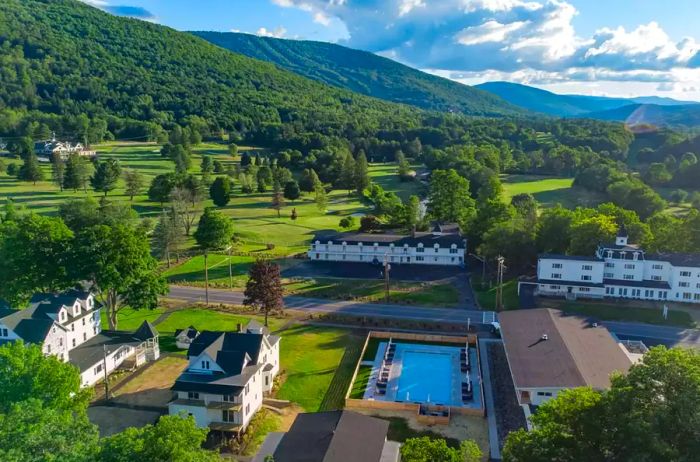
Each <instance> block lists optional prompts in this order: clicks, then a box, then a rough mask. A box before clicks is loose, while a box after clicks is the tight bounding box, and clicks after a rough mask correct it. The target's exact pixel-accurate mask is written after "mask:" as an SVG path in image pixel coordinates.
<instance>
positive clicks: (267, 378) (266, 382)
mask: <svg viewBox="0 0 700 462" xmlns="http://www.w3.org/2000/svg"><path fill="white" fill-rule="evenodd" d="M269 384H270V377H268V376H265V386H268V385H269Z"/></svg>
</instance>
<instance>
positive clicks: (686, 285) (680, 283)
mask: <svg viewBox="0 0 700 462" xmlns="http://www.w3.org/2000/svg"><path fill="white" fill-rule="evenodd" d="M678 287H690V283H689V282H679V283H678Z"/></svg>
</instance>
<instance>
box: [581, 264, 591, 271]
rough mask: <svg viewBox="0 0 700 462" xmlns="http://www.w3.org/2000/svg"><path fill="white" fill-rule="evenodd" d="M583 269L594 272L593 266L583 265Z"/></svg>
mask: <svg viewBox="0 0 700 462" xmlns="http://www.w3.org/2000/svg"><path fill="white" fill-rule="evenodd" d="M581 269H582V270H583V271H593V265H583V266H582V267H581Z"/></svg>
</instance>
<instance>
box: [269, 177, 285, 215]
mask: <svg viewBox="0 0 700 462" xmlns="http://www.w3.org/2000/svg"><path fill="white" fill-rule="evenodd" d="M270 207H271V208H272V209H274V210H277V218H280V217H281V216H282V214H281V213H280V211H281V210H282V207H284V195H283V194H282V188H281V187H280V184H279V183H277V182H275V184H274V185H273V186H272V205H270Z"/></svg>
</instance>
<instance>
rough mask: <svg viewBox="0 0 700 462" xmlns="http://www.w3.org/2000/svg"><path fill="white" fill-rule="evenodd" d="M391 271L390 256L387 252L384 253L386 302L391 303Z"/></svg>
mask: <svg viewBox="0 0 700 462" xmlns="http://www.w3.org/2000/svg"><path fill="white" fill-rule="evenodd" d="M389 271H391V265H390V264H389V257H388V256H387V254H384V292H385V295H384V298H385V301H386V303H389Z"/></svg>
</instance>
